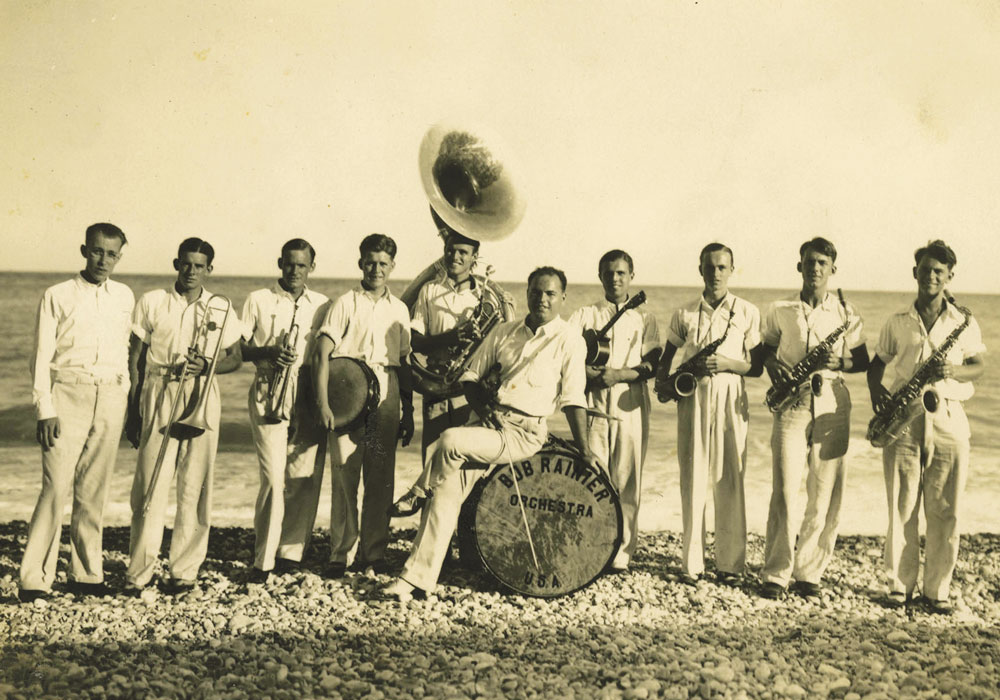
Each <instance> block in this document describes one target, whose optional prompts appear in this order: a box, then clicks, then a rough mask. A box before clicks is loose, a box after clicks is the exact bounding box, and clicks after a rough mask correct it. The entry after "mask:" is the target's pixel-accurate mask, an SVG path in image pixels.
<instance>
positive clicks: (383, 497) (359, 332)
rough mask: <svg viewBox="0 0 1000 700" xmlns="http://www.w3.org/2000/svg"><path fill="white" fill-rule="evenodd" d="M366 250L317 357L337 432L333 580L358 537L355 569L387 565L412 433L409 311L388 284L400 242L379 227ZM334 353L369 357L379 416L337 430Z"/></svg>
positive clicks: (317, 379) (318, 385)
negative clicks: (397, 487)
mask: <svg viewBox="0 0 1000 700" xmlns="http://www.w3.org/2000/svg"><path fill="white" fill-rule="evenodd" d="M360 249H361V258H360V259H359V260H358V267H359V268H361V272H362V276H361V284H360V285H359V286H358V287H355V288H354V289H352V290H350V291H349V292H347V293H346V294H343V295H341V296H340V297H339V298H337V300H336V301H334V302H333V304H331V305H330V310H329V312H328V313H327V315H326V318H325V319H324V320H323V323H322V325H321V326H320V328H319V330H318V331H317V336H316V345H315V350H314V353H313V361H312V373H313V377H312V378H313V388H314V390H315V392H314V396H315V400H316V408H317V411H318V415H319V418H320V423H321V424H322V426H323V427H324V428H326V429H327V430H329V431H330V439H329V451H330V463H331V467H332V474H331V480H330V481H331V485H332V488H333V498H332V503H331V515H330V563H329V564H328V566H327V569H326V575H327V576H328V577H330V578H340V577H342V576H343V575H344V572H345V571H346V568H347V555H348V553H350V551H351V549H352V548H353V547H354V545H355V543H358V552H357V554H356V555H355V560H354V566H355V568H357V569H359V570H364V569H366V568H368V567H371V568H372V570H373V571H374V572H375V573H385V572H386V571H387V565H386V562H385V550H386V546H387V545H388V544H389V508H391V507H392V489H393V485H394V483H395V480H394V476H395V470H396V440H397V438H399V439H400V440H401V441H402V444H403V446H404V447H405V446H406V445H408V444H409V442H410V438H412V437H413V395H412V390H411V388H410V368H409V366H408V365H407V363H406V357H407V355H409V354H410V314H409V311H408V310H407V308H406V304H404V303H403V302H402V301H400V300H399V299H398V298H397V297H395V296H394V295H393V294H392V293H391V292H390V291H389V288H388V286H386V285H387V283H388V281H389V275H390V274H391V273H392V270H393V268H394V267H395V265H396V263H395V258H396V242H395V241H393V240H392V239H391V238H390V237H389V236H385V235H383V234H380V233H373V234H371V235H369V236H365V238H364V240H362V241H361V246H360ZM331 357H334V358H336V357H348V358H354V359H356V360H360V361H362V362H364V363H365V365H367V366H368V367H369V368H370V369H371V371H372V372H373V373H374V377H375V378H376V379H377V382H378V387H379V396H378V403H377V407H376V408H374V411H375V415H374V418H372V417H370V416H369V417H368V419H367V420H363V421H362V422H361V423H362V424H361V426H360V427H358V428H356V429H354V430H351V431H349V432H347V433H345V434H342V435H337V434H334V433H333V430H334V428H335V427H337V423H336V420H337V419H336V416H334V414H333V411H332V410H331V407H330V398H331V397H330V394H329V388H328V387H329V383H330V381H329V380H330V358H331ZM366 388H367V389H369V390H370V387H366ZM359 389H360V390H362V391H364V389H362V388H359ZM400 409H402V420H400ZM317 472H318V473H317V474H316V475H315V479H316V481H315V484H316V488H315V489H313V490H312V494H313V498H314V499H316V500H318V499H319V484H320V483H321V482H322V478H323V475H322V471H321V470H317ZM362 475H363V476H364V485H365V488H364V499H363V503H362V506H361V511H360V542H358V540H359V529H358V521H359V512H358V486H359V485H360V481H361V478H362ZM302 507H307V506H306V504H303V505H302ZM308 507H309V508H310V510H311V512H312V513H315V512H316V506H315V504H313V503H310V504H309V505H308ZM309 529H311V528H309ZM309 529H306V530H305V532H308V531H309Z"/></svg>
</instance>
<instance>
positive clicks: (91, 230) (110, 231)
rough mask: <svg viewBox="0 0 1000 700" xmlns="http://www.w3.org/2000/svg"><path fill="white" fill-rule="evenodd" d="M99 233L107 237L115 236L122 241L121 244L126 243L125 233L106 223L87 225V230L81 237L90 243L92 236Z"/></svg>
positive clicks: (92, 240)
mask: <svg viewBox="0 0 1000 700" xmlns="http://www.w3.org/2000/svg"><path fill="white" fill-rule="evenodd" d="M99 233H100V234H101V235H103V236H106V237H108V238H117V239H118V240H119V241H121V242H122V245H125V244H126V243H128V239H126V238H125V233H124V232H123V231H122V230H121V229H120V228H118V227H117V226H115V225H114V224H108V223H101V224H91V225H90V226H88V227H87V232H86V233H85V234H84V238H83V239H84V240H85V241H86V242H87V245H90V244H91V243H93V242H94V238H95V237H96V236H97V234H99Z"/></svg>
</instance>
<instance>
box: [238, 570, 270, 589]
mask: <svg viewBox="0 0 1000 700" xmlns="http://www.w3.org/2000/svg"><path fill="white" fill-rule="evenodd" d="M270 575H271V572H270V571H264V570H262V569H258V568H257V567H256V566H255V567H253V568H251V569H250V572H249V573H248V574H247V575H246V578H245V579H243V583H245V584H247V585H250V584H260V583H267V578H268V577H269V576H270Z"/></svg>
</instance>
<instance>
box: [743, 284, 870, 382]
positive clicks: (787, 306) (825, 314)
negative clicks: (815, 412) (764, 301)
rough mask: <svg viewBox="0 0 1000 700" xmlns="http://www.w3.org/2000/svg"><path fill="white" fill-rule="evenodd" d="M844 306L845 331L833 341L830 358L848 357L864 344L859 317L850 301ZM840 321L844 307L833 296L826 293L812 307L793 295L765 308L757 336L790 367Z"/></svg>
mask: <svg viewBox="0 0 1000 700" xmlns="http://www.w3.org/2000/svg"><path fill="white" fill-rule="evenodd" d="M846 304H847V311H846V320H847V321H848V326H847V330H846V331H844V334H843V335H841V336H840V338H838V339H837V342H836V343H834V345H833V350H832V352H833V355H834V356H838V357H845V358H846V357H850V354H851V353H850V351H851V350H853V349H854V348H856V347H859V346H861V345H863V344H864V342H865V335H864V324H863V322H862V320H861V314H859V313H858V311H857V309H855V308H854V306H853V305H852V304H851V303H850V302H846ZM844 320H845V311H844V307H843V306H841V304H840V299H839V298H838V297H837V295H836V294H834V293H832V292H827V294H826V297H825V298H824V299H823V301H822V303H820V304H819V305H818V306H816V307H815V308H814V307H812V306H810V305H809V304H807V303H806V302H804V301H802V299H801V298H800V297H799V295H798V294H796V295H795V296H794V297H792V298H790V299H782V300H780V301H776V302H773V303H772V304H771V305H770V307H768V310H767V312H766V313H765V314H764V323H763V327H762V329H761V335H762V336H763V338H764V342H765V343H767V344H768V345H770V346H772V347H776V348H778V354H777V357H778V359H779V360H781V361H782V362H784V363H785V364H787V365H788V366H789V367H791V366H794V365H795V363H797V362H798V361H799V360H801V359H802V358H803V357H805V356H806V354H807V353H808V352H809V351H810V350H812V349H813V348H815V347H816V346H817V345H819V344H820V343H821V342H823V340H825V339H826V338H827V336H829V335H830V334H831V333H833V331H834V330H836V329H837V328H838V327H839V326H841V325H842V324H843V323H844ZM821 374H823V375H824V376H828V377H829V378H836V377H839V376H840V372H836V371H833V370H826V369H824V370H821Z"/></svg>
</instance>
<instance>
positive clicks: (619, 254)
mask: <svg viewBox="0 0 1000 700" xmlns="http://www.w3.org/2000/svg"><path fill="white" fill-rule="evenodd" d="M615 260H624V261H625V262H627V263H628V271H629V272H635V264H634V263H633V262H632V256H631V255H629V254H628V253H626V252H625V251H624V250H618V249H617V248H615V249H614V250H609V251H608V252H607V253H605V254H604V255H602V256H601V259H600V260H598V261H597V274H598V275H600V274H601V270H602V269H604V266H605V265H610V264H611V263H613V262H614V261H615Z"/></svg>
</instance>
